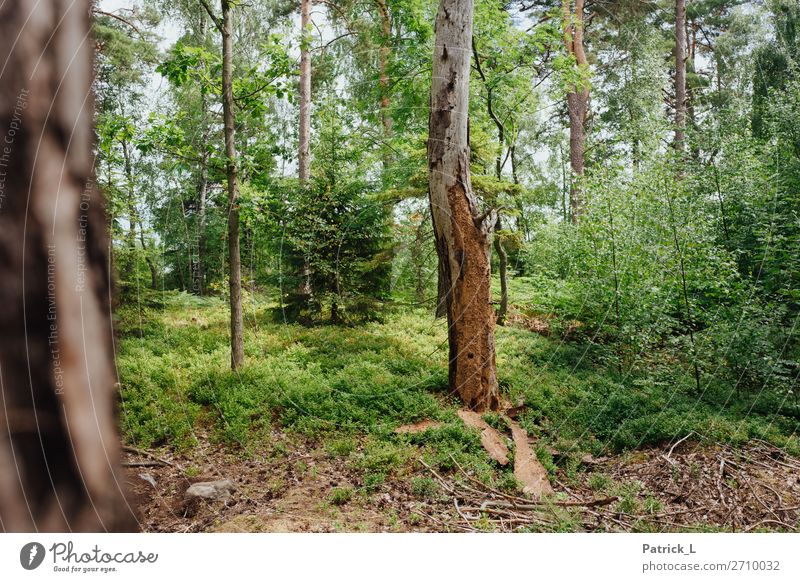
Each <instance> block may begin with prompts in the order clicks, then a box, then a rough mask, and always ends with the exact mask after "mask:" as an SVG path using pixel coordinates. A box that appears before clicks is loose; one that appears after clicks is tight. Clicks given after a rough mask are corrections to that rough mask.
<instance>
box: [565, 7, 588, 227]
mask: <svg viewBox="0 0 800 582" xmlns="http://www.w3.org/2000/svg"><path fill="white" fill-rule="evenodd" d="M561 9H562V13H563V18H564V46H565V47H566V49H567V53H568V54H570V55H572V56H574V58H575V64H576V65H577V66H578V67H579V68H584V67H586V65H587V64H588V62H587V60H586V52H585V51H584V48H583V22H584V18H583V12H584V0H575V7H574V10H573V8H572V3H571V1H570V0H562V3H561ZM567 111H568V113H569V162H570V167H571V169H572V177H571V178H572V179H571V181H570V190H569V208H570V218H571V220H572V222H573V224H574V223H577V222H578V218H579V217H580V214H581V211H582V207H583V185H582V179H583V174H584V166H585V162H584V154H585V149H586V117H587V115H588V112H589V86H588V85H587V84H586V83H585V82H583V83H580V84H575V85H573V86H572V87H571V88H570V90H569V91H568V92H567Z"/></svg>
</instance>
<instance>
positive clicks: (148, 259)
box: [139, 215, 158, 289]
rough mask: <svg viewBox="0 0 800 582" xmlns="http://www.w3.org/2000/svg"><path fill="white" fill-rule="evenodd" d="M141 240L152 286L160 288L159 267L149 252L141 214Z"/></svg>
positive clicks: (152, 287)
mask: <svg viewBox="0 0 800 582" xmlns="http://www.w3.org/2000/svg"><path fill="white" fill-rule="evenodd" d="M139 242H141V243H142V254H144V260H145V262H146V263H147V268H148V269H150V288H151V289H158V269H156V264H155V263H154V262H153V259H152V257H151V256H150V253H149V252H148V249H147V245H146V244H145V239H144V224H143V222H142V219H141V215H140V217H139Z"/></svg>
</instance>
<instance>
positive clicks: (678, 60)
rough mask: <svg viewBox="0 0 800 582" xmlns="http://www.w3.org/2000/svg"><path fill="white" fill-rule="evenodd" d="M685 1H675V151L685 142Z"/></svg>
mask: <svg viewBox="0 0 800 582" xmlns="http://www.w3.org/2000/svg"><path fill="white" fill-rule="evenodd" d="M685 127H686V0H675V141H674V144H675V149H676V150H678V151H683V148H684V142H685V141H686V132H685Z"/></svg>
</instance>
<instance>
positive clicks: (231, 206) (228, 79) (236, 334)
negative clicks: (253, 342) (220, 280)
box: [201, 0, 244, 370]
mask: <svg viewBox="0 0 800 582" xmlns="http://www.w3.org/2000/svg"><path fill="white" fill-rule="evenodd" d="M201 2H202V4H203V7H204V8H205V10H206V12H208V15H209V17H210V18H211V20H212V21H213V22H214V25H215V26H216V27H217V30H218V31H219V33H220V36H221V37H222V118H223V125H224V133H225V173H226V175H227V179H228V267H229V271H228V281H229V287H228V289H229V295H230V305H231V369H233V370H236V369H237V368H238V367H239V366H241V364H242V363H243V362H244V324H243V320H242V261H241V253H240V250H239V203H238V199H239V181H238V176H237V164H236V113H235V111H234V109H233V25H232V21H231V20H232V14H231V6H232V4H231V1H230V0H220V4H221V8H222V16H221V17H219V16H217V15H216V14H215V13H214V11H213V9H212V8H211V6H210V5H209V4H208V2H207V0H201Z"/></svg>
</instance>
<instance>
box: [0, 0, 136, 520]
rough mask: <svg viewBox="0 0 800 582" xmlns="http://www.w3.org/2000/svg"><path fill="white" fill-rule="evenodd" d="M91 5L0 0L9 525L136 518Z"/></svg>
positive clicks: (5, 502) (2, 411) (0, 437)
mask: <svg viewBox="0 0 800 582" xmlns="http://www.w3.org/2000/svg"><path fill="white" fill-rule="evenodd" d="M89 14H90V2H89V1H88V0H77V1H76V2H73V3H69V2H38V1H34V0H9V1H8V2H6V3H5V4H4V5H3V6H2V7H0V54H3V55H5V58H7V62H6V65H7V66H5V67H3V70H2V76H0V132H2V135H3V136H4V137H3V139H4V144H3V145H4V148H3V149H0V172H3V174H4V176H3V179H4V188H3V190H2V194H0V278H2V281H3V284H2V285H0V338H1V339H0V392H2V398H0V530H3V531H40V532H41V531H51V532H52V531H60V532H65V531H115V530H126V529H133V526H134V521H133V514H132V512H131V511H130V508H129V506H128V505H127V503H126V501H125V497H124V495H123V491H122V487H123V483H124V480H123V479H121V478H120V471H119V466H120V459H119V457H120V445H119V439H118V435H117V425H116V422H115V414H114V408H115V400H116V392H115V383H116V377H115V372H114V362H113V352H112V337H111V323H110V301H109V295H110V294H109V285H110V280H111V278H110V272H109V262H108V243H107V239H106V236H107V224H106V222H105V214H104V213H105V209H104V207H103V202H102V200H101V199H100V196H99V193H98V191H97V190H96V189H95V187H94V181H93V179H92V174H93V171H92V160H93V156H92V140H93V134H92V116H93V99H92V94H91V79H92V72H93V71H92V50H93V43H92V40H91V37H90V36H89V24H90V21H89V18H90V16H89Z"/></svg>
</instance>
